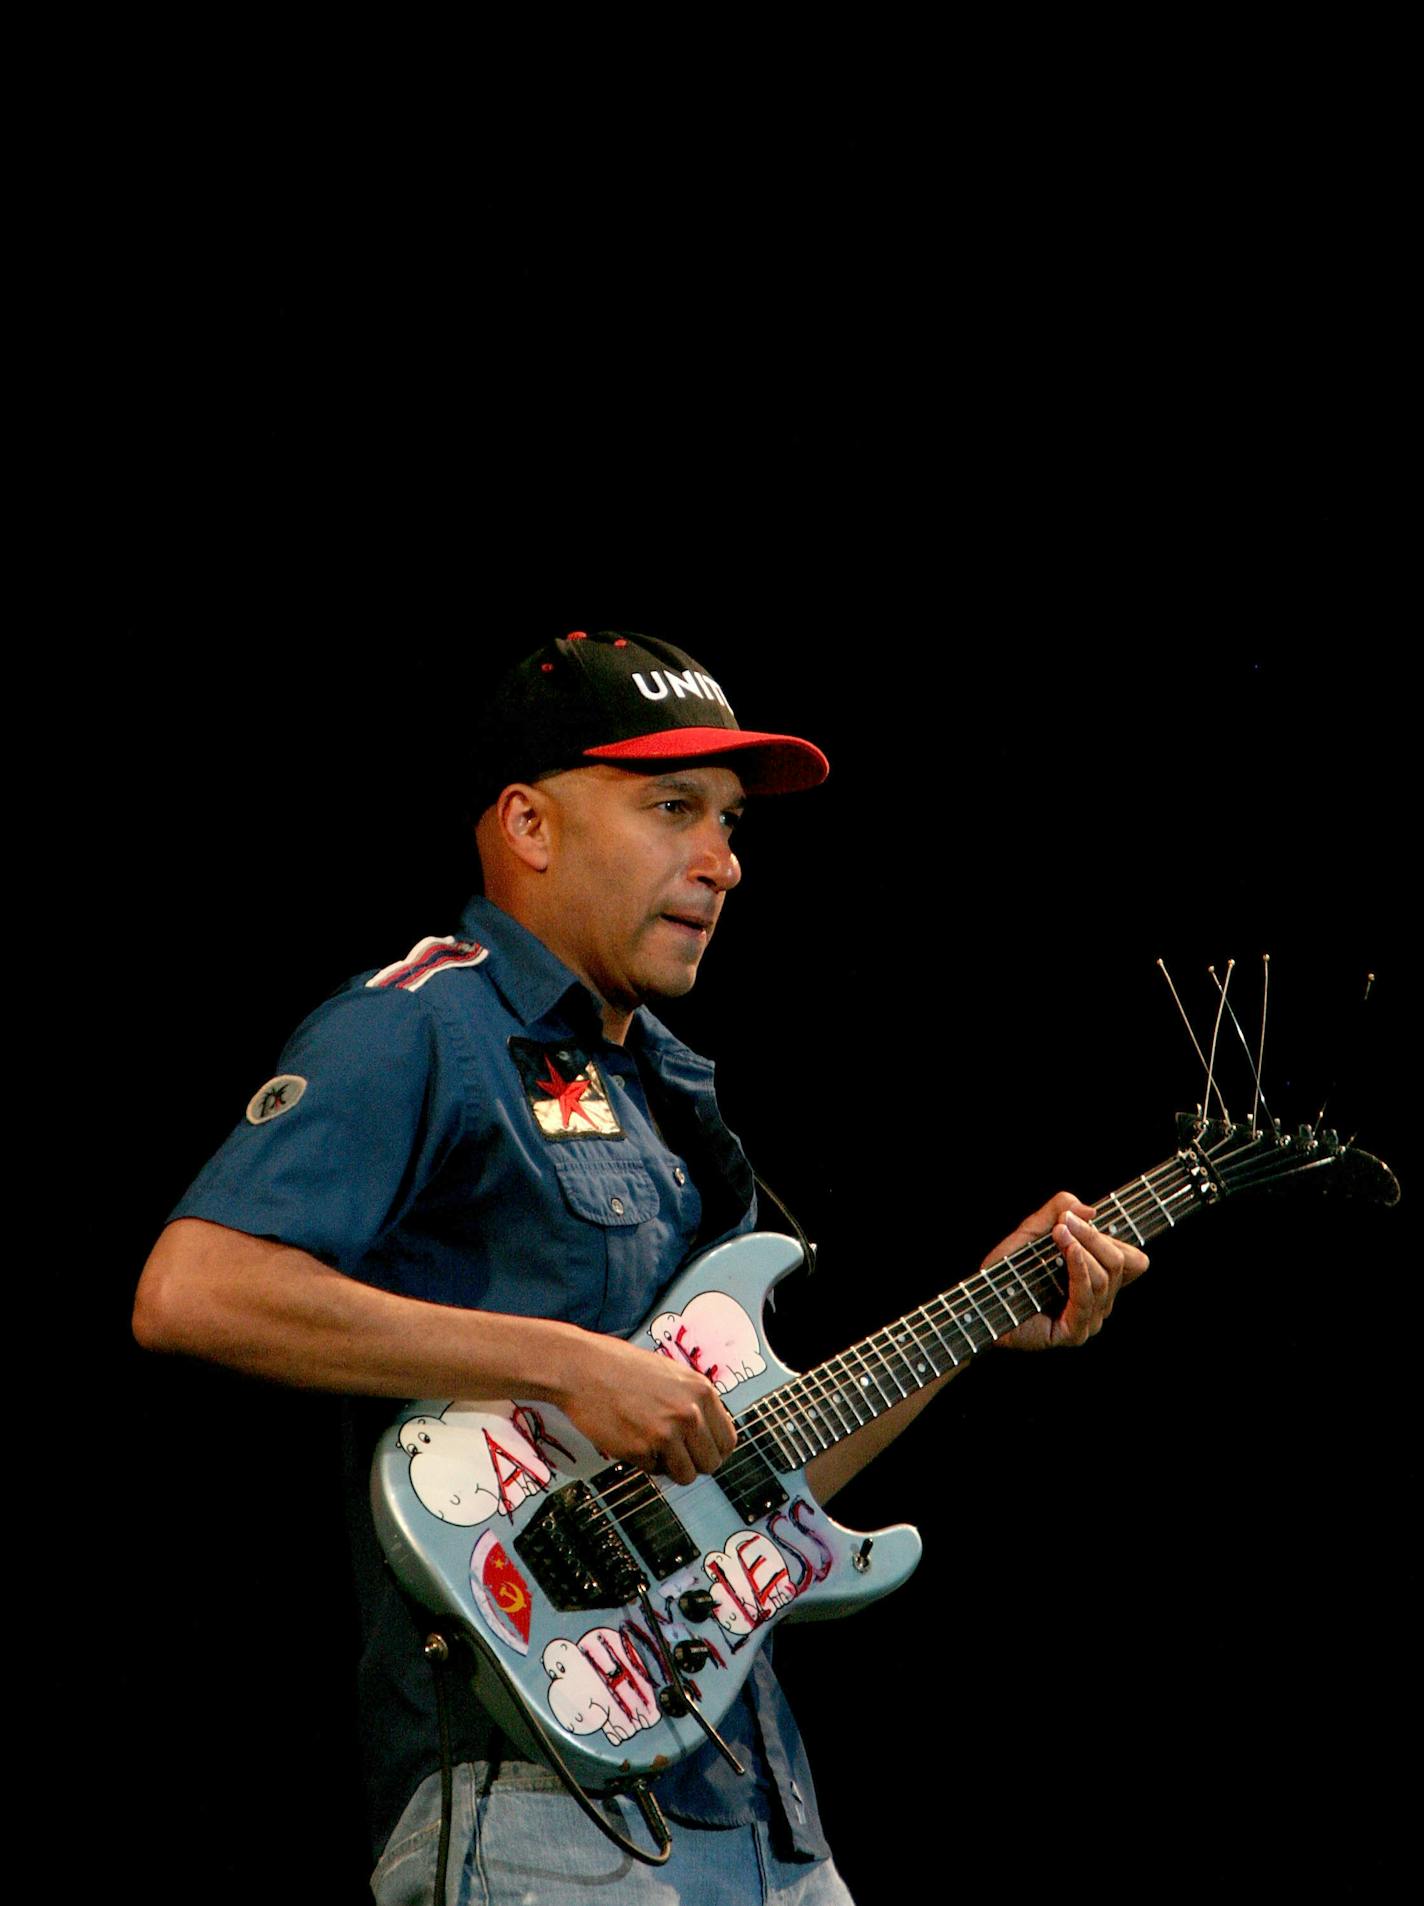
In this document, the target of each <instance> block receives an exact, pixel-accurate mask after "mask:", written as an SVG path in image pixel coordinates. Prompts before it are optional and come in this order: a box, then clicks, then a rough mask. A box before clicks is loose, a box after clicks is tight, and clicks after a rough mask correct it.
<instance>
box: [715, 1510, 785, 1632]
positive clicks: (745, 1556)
mask: <svg viewBox="0 0 1424 1906" xmlns="http://www.w3.org/2000/svg"><path fill="white" fill-rule="evenodd" d="M702 1566H703V1567H704V1568H705V1569H706V1571H707V1579H708V1580H709V1581H710V1582H711V1584H712V1600H713V1603H714V1608H715V1613H716V1616H717V1620H718V1622H719V1623H720V1625H721V1626H722V1628H723V1629H724V1630H725V1631H726V1633H727V1634H729V1635H749V1634H750V1633H751V1631H752V1629H753V1628H755V1627H757V1625H758V1624H759V1623H761V1622H764V1621H765V1620H766V1619H767V1618H768V1617H769V1616H771V1615H773V1614H775V1612H776V1610H777V1609H778V1608H784V1607H785V1605H786V1604H787V1602H794V1601H795V1599H796V1590H795V1588H794V1587H793V1586H792V1583H791V1571H790V1570H789V1569H788V1568H787V1566H786V1557H785V1556H784V1555H783V1554H782V1553H781V1550H780V1549H779V1548H777V1546H776V1544H775V1543H774V1542H773V1541H772V1540H771V1538H770V1536H766V1535H762V1534H760V1533H759V1532H758V1531H757V1530H756V1529H738V1530H737V1531H736V1533H735V1534H734V1535H730V1536H728V1538H727V1546H726V1548H724V1549H719V1550H717V1551H716V1552H715V1553H713V1554H712V1555H708V1556H704V1557H703V1562H702Z"/></svg>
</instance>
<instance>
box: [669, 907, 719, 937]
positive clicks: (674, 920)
mask: <svg viewBox="0 0 1424 1906" xmlns="http://www.w3.org/2000/svg"><path fill="white" fill-rule="evenodd" d="M662 917H663V919H664V920H666V921H668V922H669V924H670V925H672V926H675V927H682V928H684V929H685V930H686V931H687V932H689V933H699V934H701V935H703V936H704V937H705V936H706V935H707V934H709V933H711V931H712V928H713V925H714V924H715V921H714V920H711V919H704V918H703V917H702V916H701V915H700V914H695V913H665V914H664V915H663V916H662Z"/></svg>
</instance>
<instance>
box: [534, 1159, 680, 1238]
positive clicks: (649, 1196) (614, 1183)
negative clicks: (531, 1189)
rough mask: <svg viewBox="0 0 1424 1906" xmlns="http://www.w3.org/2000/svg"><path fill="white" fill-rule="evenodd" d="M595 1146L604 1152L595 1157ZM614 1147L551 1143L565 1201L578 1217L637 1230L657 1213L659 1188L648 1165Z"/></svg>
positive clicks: (613, 1227)
mask: <svg viewBox="0 0 1424 1906" xmlns="http://www.w3.org/2000/svg"><path fill="white" fill-rule="evenodd" d="M595 1149H597V1151H598V1153H599V1154H600V1155H599V1156H597V1157H593V1158H591V1157H590V1156H589V1153H590V1152H593V1151H594V1150H595ZM612 1149H613V1148H612V1147H608V1148H605V1147H603V1146H598V1147H597V1148H595V1147H594V1146H593V1145H591V1144H585V1145H557V1146H551V1147H550V1150H551V1152H552V1154H553V1161H554V1167H555V1170H556V1171H557V1172H558V1174H559V1189H560V1190H561V1191H562V1193H563V1196H564V1203H565V1204H566V1205H567V1206H568V1208H569V1210H570V1211H571V1212H572V1213H573V1215H574V1216H575V1217H576V1218H582V1219H583V1220H584V1222H585V1223H587V1224H597V1225H601V1226H602V1227H603V1228H604V1229H605V1230H610V1231H625V1232H626V1231H631V1230H635V1229H636V1228H637V1226H638V1225H640V1224H646V1223H647V1222H648V1220H649V1219H650V1218H655V1217H657V1215H658V1212H659V1211H660V1209H661V1200H660V1199H659V1197H658V1188H657V1186H656V1185H655V1184H654V1183H653V1180H652V1176H651V1174H650V1173H649V1172H648V1170H647V1168H646V1166H643V1165H640V1164H639V1163H638V1162H637V1160H636V1159H634V1158H627V1157H618V1156H616V1155H614V1156H612V1157H610V1156H609V1153H610V1151H612ZM610 1242H611V1240H610Z"/></svg>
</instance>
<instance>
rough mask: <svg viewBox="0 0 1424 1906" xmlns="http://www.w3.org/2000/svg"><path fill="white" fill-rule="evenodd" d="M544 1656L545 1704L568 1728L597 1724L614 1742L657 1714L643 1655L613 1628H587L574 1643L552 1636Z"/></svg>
mask: <svg viewBox="0 0 1424 1906" xmlns="http://www.w3.org/2000/svg"><path fill="white" fill-rule="evenodd" d="M543 1661H544V1669H545V1672H546V1673H547V1675H548V1677H549V1706H550V1707H551V1708H552V1709H553V1713H554V1719H555V1720H556V1721H557V1722H558V1723H559V1725H560V1726H561V1727H565V1728H567V1729H568V1731H569V1732H570V1733H571V1734H592V1733H593V1732H594V1730H595V1729H596V1728H600V1727H601V1728H602V1729H603V1731H604V1733H605V1734H606V1735H607V1736H608V1738H609V1740H610V1741H612V1742H613V1743H614V1745H615V1746H616V1745H617V1743H618V1742H619V1741H626V1740H628V1739H630V1738H631V1736H632V1735H634V1734H636V1733H637V1731H638V1729H639V1728H641V1727H652V1726H653V1724H654V1723H655V1722H657V1721H660V1720H661V1719H662V1709H661V1708H660V1707H659V1706H658V1703H657V1696H656V1695H655V1694H654V1692H653V1684H652V1682H651V1681H650V1680H649V1679H648V1673H647V1669H646V1668H645V1667H644V1666H643V1662H642V1658H641V1657H640V1655H639V1653H638V1651H637V1649H636V1648H635V1647H634V1646H633V1644H632V1642H631V1641H629V1640H628V1639H627V1638H626V1636H623V1635H620V1634H619V1632H618V1630H617V1629H616V1628H590V1629H589V1631H588V1633H587V1634H586V1635H584V1636H583V1637H582V1639H581V1640H579V1641H578V1642H577V1643H574V1642H572V1641H566V1640H563V1639H562V1638H561V1639H560V1640H558V1641H551V1642H550V1643H549V1645H548V1647H547V1648H546V1649H545V1650H544V1655H543Z"/></svg>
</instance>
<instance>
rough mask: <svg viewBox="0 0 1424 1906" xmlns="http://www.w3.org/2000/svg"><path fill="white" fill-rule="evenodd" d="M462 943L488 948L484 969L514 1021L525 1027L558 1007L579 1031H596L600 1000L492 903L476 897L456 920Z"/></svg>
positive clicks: (552, 954)
mask: <svg viewBox="0 0 1424 1906" xmlns="http://www.w3.org/2000/svg"><path fill="white" fill-rule="evenodd" d="M460 930H461V932H462V933H463V934H464V936H465V938H466V939H470V940H478V941H479V943H480V945H481V946H486V947H488V948H489V953H490V957H489V960H488V961H487V962H486V964H485V967H484V971H485V972H486V973H487V974H488V975H489V977H490V980H491V981H492V983H493V985H494V986H495V989H496V990H497V991H498V993H499V994H500V996H501V998H502V999H503V1000H504V1003H505V1005H506V1006H508V1008H509V1010H510V1011H511V1012H512V1013H513V1014H514V1015H515V1016H516V1018H518V1019H521V1020H523V1022H524V1024H525V1025H526V1026H532V1025H533V1024H534V1023H535V1021H536V1020H540V1019H544V1018H546V1017H547V1016H548V1015H549V1014H550V1013H551V1012H552V1011H553V1010H554V1008H555V1007H556V1006H561V1007H562V1010H563V1015H564V1017H565V1018H566V1019H567V1021H568V1023H569V1025H570V1026H571V1027H573V1028H576V1029H578V1030H580V1031H584V1030H586V1029H587V1027H589V1026H592V1027H595V1028H597V1027H600V1026H601V1025H602V1015H601V1012H600V1008H599V1004H598V1001H597V1000H596V999H595V998H594V996H593V994H592V993H591V992H590V991H589V989H588V987H587V986H585V985H584V983H583V981H582V980H581V979H579V978H578V976H577V974H575V973H571V972H570V971H569V969H568V967H567V966H565V965H564V963H563V961H562V960H561V959H560V958H559V957H558V955H557V954H556V953H551V952H550V950H549V948H548V947H547V946H545V944H544V942H543V941H542V940H540V939H538V938H537V937H536V936H535V935H534V934H532V933H531V932H530V931H529V929H528V928H527V927H523V926H521V925H520V924H519V922H518V921H517V920H515V919H512V918H511V917H510V916H509V914H507V913H505V912H504V910H503V909H502V908H500V907H497V906H496V905H495V904H494V902H493V901H492V900H486V899H485V898H484V897H483V895H481V894H476V895H474V897H473V898H472V899H471V900H470V901H469V903H468V904H467V906H466V908H465V911H464V912H463V914H461V916H460Z"/></svg>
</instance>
